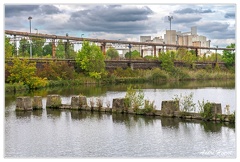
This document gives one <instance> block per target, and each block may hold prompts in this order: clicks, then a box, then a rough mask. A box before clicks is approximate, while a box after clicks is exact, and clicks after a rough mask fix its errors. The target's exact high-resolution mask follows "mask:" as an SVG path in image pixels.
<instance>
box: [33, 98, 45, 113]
mask: <svg viewBox="0 0 240 162" xmlns="http://www.w3.org/2000/svg"><path fill="white" fill-rule="evenodd" d="M32 107H33V109H34V110H38V109H43V105H42V97H41V96H34V97H33V103H32Z"/></svg>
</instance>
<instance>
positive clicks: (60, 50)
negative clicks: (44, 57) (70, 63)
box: [56, 39, 65, 58]
mask: <svg viewBox="0 0 240 162" xmlns="http://www.w3.org/2000/svg"><path fill="white" fill-rule="evenodd" d="M56 57H57V58H65V45H64V42H63V41H62V40H61V39H60V40H59V41H58V44H57V47H56Z"/></svg>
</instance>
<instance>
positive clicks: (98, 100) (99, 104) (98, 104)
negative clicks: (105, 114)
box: [96, 98, 103, 108]
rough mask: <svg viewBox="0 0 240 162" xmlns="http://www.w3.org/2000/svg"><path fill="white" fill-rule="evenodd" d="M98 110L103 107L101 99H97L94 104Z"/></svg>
mask: <svg viewBox="0 0 240 162" xmlns="http://www.w3.org/2000/svg"><path fill="white" fill-rule="evenodd" d="M96 105H97V107H98V108H102V107H103V99H102V98H97V103H96Z"/></svg>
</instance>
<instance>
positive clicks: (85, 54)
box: [76, 41, 105, 79]
mask: <svg viewBox="0 0 240 162" xmlns="http://www.w3.org/2000/svg"><path fill="white" fill-rule="evenodd" d="M76 62H77V64H78V65H79V66H80V67H81V69H83V70H84V71H85V72H86V73H88V75H89V76H90V77H93V78H96V79H100V78H101V76H102V75H103V74H105V62H104V56H103V53H102V51H101V49H100V48H99V47H98V46H97V45H95V44H94V43H92V44H90V43H89V42H88V41H84V42H83V44H82V48H81V50H79V51H78V53H77V57H76Z"/></svg>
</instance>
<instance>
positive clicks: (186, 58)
mask: <svg viewBox="0 0 240 162" xmlns="http://www.w3.org/2000/svg"><path fill="white" fill-rule="evenodd" d="M182 59H183V61H184V62H185V63H186V64H187V65H192V64H193V62H194V61H196V60H197V57H196V55H195V54H193V53H192V52H190V51H188V52H187V53H186V54H185V55H184V56H183V58H182Z"/></svg>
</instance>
